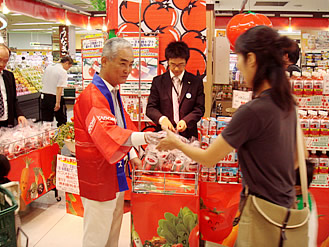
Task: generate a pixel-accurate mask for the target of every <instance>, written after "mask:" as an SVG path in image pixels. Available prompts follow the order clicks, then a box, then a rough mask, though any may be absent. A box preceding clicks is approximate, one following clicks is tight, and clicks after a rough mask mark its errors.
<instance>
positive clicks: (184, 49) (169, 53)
mask: <svg viewBox="0 0 329 247" xmlns="http://www.w3.org/2000/svg"><path fill="white" fill-rule="evenodd" d="M165 57H166V60H167V61H168V60H169V59H170V58H184V59H185V61H186V62H187V61H188V60H189V58H190V50H189V48H188V46H187V44H186V43H185V42H183V41H173V42H171V43H169V45H168V46H167V48H166V50H165Z"/></svg>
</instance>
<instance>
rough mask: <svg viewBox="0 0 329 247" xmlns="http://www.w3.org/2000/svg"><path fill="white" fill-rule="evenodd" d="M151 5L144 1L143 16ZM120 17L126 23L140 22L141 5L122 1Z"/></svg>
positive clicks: (146, 0) (147, 0)
mask: <svg viewBox="0 0 329 247" xmlns="http://www.w3.org/2000/svg"><path fill="white" fill-rule="evenodd" d="M149 4H150V1H149V0H143V1H142V14H143V12H144V10H145V8H146V7H147V6H148V5H149ZM119 13H120V16H121V18H122V19H123V20H124V21H125V22H132V23H138V22H139V3H134V2H130V1H122V2H121V4H120V12H119Z"/></svg>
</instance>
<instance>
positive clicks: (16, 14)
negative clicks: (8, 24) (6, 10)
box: [9, 13, 22, 16]
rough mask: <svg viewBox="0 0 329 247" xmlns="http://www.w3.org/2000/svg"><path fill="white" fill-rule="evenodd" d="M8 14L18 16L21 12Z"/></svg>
mask: <svg viewBox="0 0 329 247" xmlns="http://www.w3.org/2000/svg"><path fill="white" fill-rule="evenodd" d="M9 15H11V16H20V15H22V14H19V13H10V14H9Z"/></svg>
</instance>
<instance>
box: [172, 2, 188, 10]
mask: <svg viewBox="0 0 329 247" xmlns="http://www.w3.org/2000/svg"><path fill="white" fill-rule="evenodd" d="M190 2H191V0H173V4H174V5H175V7H176V8H177V9H181V10H182V9H185V8H186V7H187V6H188V5H189V3H190Z"/></svg>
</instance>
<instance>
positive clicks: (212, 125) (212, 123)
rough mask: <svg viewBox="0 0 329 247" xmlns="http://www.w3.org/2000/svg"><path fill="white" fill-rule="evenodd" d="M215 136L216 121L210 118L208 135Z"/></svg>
mask: <svg viewBox="0 0 329 247" xmlns="http://www.w3.org/2000/svg"><path fill="white" fill-rule="evenodd" d="M216 134H217V120H216V118H210V120H209V130H208V135H210V136H212V135H216Z"/></svg>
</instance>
